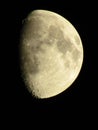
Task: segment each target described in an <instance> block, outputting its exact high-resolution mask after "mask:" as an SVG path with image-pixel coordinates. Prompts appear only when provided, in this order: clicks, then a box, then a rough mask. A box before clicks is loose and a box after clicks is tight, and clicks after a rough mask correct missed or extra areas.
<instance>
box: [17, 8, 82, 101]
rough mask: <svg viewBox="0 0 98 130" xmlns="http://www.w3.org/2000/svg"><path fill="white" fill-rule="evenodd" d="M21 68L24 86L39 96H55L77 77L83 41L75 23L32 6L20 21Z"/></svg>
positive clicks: (33, 94) (80, 66)
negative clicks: (30, 10) (34, 8)
mask: <svg viewBox="0 0 98 130" xmlns="http://www.w3.org/2000/svg"><path fill="white" fill-rule="evenodd" d="M19 50H20V51H19V53H20V68H21V73H22V77H23V80H24V83H25V86H26V87H27V90H28V91H29V92H30V93H31V94H32V96H34V97H36V98H40V99H44V98H50V97H53V96H56V95H58V94H60V93H62V92H63V91H65V90H66V89H67V88H69V87H70V86H71V85H72V83H73V82H74V81H75V79H76V78H77V77H78V75H79V73H80V70H81V68H82V63H83V45H82V41H81V38H80V36H79V33H78V32H77V30H76V29H75V27H74V26H73V25H72V24H71V23H70V22H69V21H68V20H67V19H65V18H64V17H63V16H61V15H59V14H57V13H55V12H52V11H48V10H34V11H32V12H30V14H28V16H27V17H26V18H25V20H24V21H23V27H22V31H21V36H20V46H19Z"/></svg>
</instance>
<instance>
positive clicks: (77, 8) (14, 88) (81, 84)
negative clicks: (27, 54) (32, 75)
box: [3, 0, 98, 129]
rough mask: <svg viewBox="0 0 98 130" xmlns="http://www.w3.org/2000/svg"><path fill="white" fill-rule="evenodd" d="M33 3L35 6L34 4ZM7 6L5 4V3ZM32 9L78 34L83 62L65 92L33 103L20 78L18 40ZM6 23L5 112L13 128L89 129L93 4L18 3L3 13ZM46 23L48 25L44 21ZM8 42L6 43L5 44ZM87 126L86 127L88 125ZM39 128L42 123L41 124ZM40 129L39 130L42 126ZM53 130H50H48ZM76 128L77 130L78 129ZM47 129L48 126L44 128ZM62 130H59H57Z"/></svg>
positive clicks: (92, 96) (94, 44)
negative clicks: (58, 19) (49, 13)
mask: <svg viewBox="0 0 98 130" xmlns="http://www.w3.org/2000/svg"><path fill="white" fill-rule="evenodd" d="M35 1H36V2H35ZM6 4H7V3H6ZM35 9H45V10H50V11H53V12H56V13H58V14H60V15H62V16H63V17H65V18H66V19H68V20H69V21H70V22H71V23H72V24H73V25H74V27H75V28H76V30H77V31H78V33H79V35H80V37H81V40H82V43H83V48H84V61H83V66H82V69H81V71H80V74H79V76H78V78H77V79H76V80H75V82H74V83H73V84H72V86H71V87H70V88H68V89H67V90H66V91H65V92H63V93H61V94H59V95H57V96H55V97H52V98H49V99H35V98H33V97H32V96H31V94H30V93H29V92H28V91H27V89H26V87H25V85H24V83H23V81H22V78H21V74H20V67H19V50H18V49H19V48H18V46H19V36H20V32H21V28H22V20H23V19H24V18H25V17H26V16H27V15H28V13H29V12H31V11H33V10H35ZM5 14H6V15H7V16H9V18H8V19H7V21H8V22H7V23H8V26H7V28H8V29H7V31H8V36H7V37H8V38H7V39H5V40H6V42H5V43H6V52H7V53H6V57H7V60H8V62H7V63H6V64H8V65H7V75H6V77H8V78H7V80H6V82H5V84H6V85H5V86H6V87H5V88H6V90H5V91H4V94H3V95H6V96H4V98H5V97H6V98H5V100H4V104H5V108H6V109H5V112H6V117H5V118H7V120H9V117H10V119H11V121H12V122H14V121H15V120H16V119H17V121H15V122H14V123H15V126H18V124H21V123H22V122H23V125H25V122H28V123H29V122H30V125H32V129H33V126H35V123H36V122H38V124H39V123H40V122H43V124H44V123H46V125H47V124H48V123H49V126H51V125H52V123H53V124H54V122H55V124H58V122H59V123H60V124H63V122H64V124H63V125H64V126H65V128H66V127H67V125H68V124H69V127H70V126H71V125H72V124H74V125H73V128H75V127H77V124H80V128H81V127H83V128H84V126H85V125H87V126H89V125H91V123H90V122H92V120H93V119H95V117H94V116H95V115H96V113H95V109H96V104H97V102H96V98H97V95H96V88H97V84H96V79H97V78H96V73H98V72H97V70H98V69H97V59H98V58H97V42H98V41H97V33H96V32H97V31H96V24H97V21H96V20H97V12H96V7H95V4H94V3H89V4H86V3H85V2H81V1H79V2H78V3H77V2H75V3H74V2H73V3H71V1H69V2H65V1H64V0H57V1H56V0H43V2H42V1H41V0H27V1H26V0H17V1H16V2H14V1H13V2H12V3H11V2H10V4H9V6H8V9H7V10H6V13H5ZM47 22H48V21H47ZM8 40H9V42H8ZM87 122H88V123H87ZM41 124H42V123H41ZM43 124H42V126H39V125H37V127H38V126H39V127H40V129H42V128H43V126H44V125H43ZM50 128H51V129H52V127H50ZM80 128H79V129H80ZM46 129H48V125H47V127H46ZM60 129H62V128H60Z"/></svg>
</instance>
